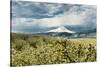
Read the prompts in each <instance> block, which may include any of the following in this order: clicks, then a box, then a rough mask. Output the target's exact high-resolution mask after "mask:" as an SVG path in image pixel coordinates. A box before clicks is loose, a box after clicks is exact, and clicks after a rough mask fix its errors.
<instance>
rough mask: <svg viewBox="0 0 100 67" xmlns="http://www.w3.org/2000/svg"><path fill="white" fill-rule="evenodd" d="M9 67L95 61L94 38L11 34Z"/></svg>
mask: <svg viewBox="0 0 100 67" xmlns="http://www.w3.org/2000/svg"><path fill="white" fill-rule="evenodd" d="M11 58H12V59H11V66H13V67H16V66H28V65H43V64H65V63H77V62H95V61H96V38H76V39H73V38H71V39H67V38H62V37H50V36H33V35H24V34H15V33H13V34H12V33H11Z"/></svg>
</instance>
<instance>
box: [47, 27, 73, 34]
mask: <svg viewBox="0 0 100 67" xmlns="http://www.w3.org/2000/svg"><path fill="white" fill-rule="evenodd" d="M48 32H67V33H75V32H74V31H70V30H68V29H67V28H65V27H64V26H61V27H58V28H56V29H53V30H50V31H48Z"/></svg>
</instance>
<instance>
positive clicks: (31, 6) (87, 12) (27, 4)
mask: <svg viewBox="0 0 100 67" xmlns="http://www.w3.org/2000/svg"><path fill="white" fill-rule="evenodd" d="M11 17H12V18H11V27H12V32H26V33H36V32H46V31H48V30H51V29H54V28H57V27H61V26H65V27H66V28H67V27H69V28H70V29H71V30H74V31H80V30H81V31H82V30H83V31H84V30H94V29H96V6H95V5H78V4H61V3H46V2H44V3H43V2H32V1H14V0H13V1H12V6H11Z"/></svg>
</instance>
